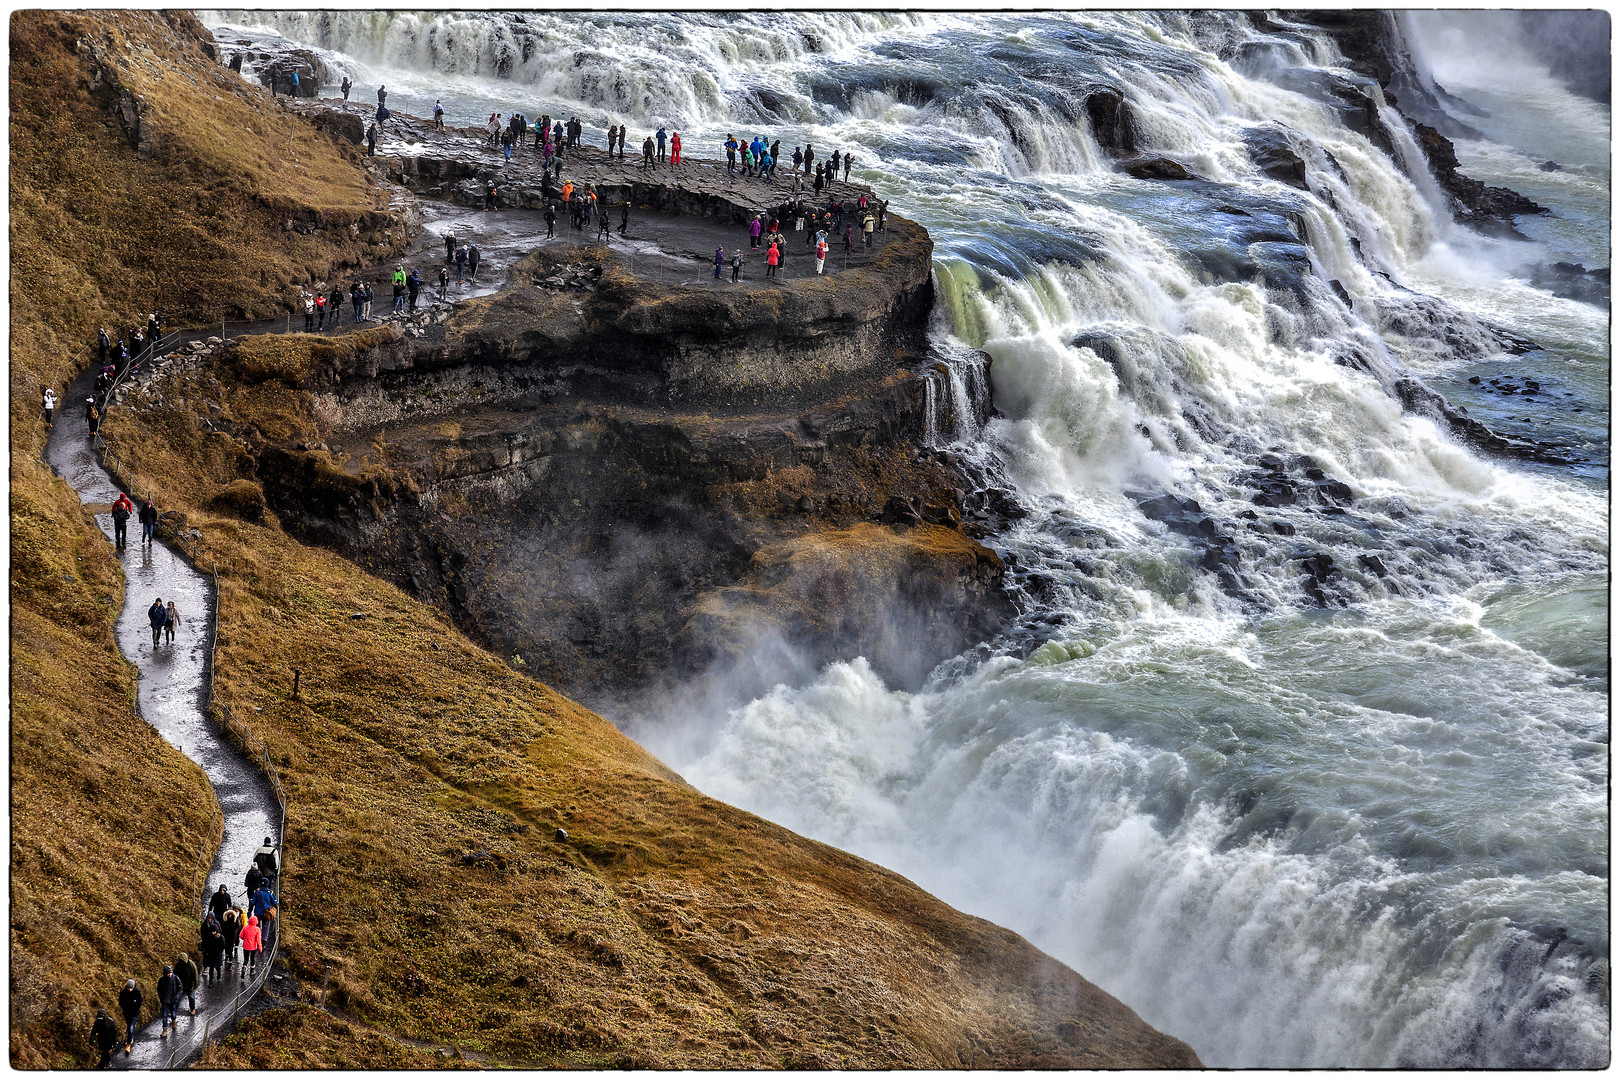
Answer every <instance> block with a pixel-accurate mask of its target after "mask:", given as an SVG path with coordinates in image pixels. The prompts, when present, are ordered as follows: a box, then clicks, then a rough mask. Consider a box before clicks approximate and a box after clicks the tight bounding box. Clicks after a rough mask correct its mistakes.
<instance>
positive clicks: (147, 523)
mask: <svg viewBox="0 0 1620 1080" xmlns="http://www.w3.org/2000/svg"><path fill="white" fill-rule="evenodd" d="M157 523H158V512H157V507H155V506H153V505H152V500H151V499H147V500H146V503H145V504H144V505H143V506H142V507H141V543H143V544H150V543H151V542H152V541H153V540H156V539H157Z"/></svg>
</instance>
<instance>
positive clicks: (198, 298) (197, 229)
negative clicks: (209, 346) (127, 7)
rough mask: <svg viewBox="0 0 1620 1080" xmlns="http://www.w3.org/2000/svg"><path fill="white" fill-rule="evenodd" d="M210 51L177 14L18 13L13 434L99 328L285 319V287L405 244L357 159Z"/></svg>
mask: <svg viewBox="0 0 1620 1080" xmlns="http://www.w3.org/2000/svg"><path fill="white" fill-rule="evenodd" d="M211 40H212V39H211V37H210V36H209V35H208V33H207V31H206V30H204V29H203V28H202V26H201V25H200V24H199V23H198V22H197V21H196V19H194V18H193V17H192V16H191V15H189V14H187V13H184V12H152V11H98V12H93V13H84V12H57V11H28V12H16V13H13V14H12V16H11V204H10V205H11V271H12V279H11V304H12V311H11V314H12V349H13V352H12V361H11V393H12V401H11V407H12V413H11V415H12V423H13V428H14V430H15V429H16V427H18V426H19V425H21V424H25V423H26V421H27V419H28V417H29V415H30V414H31V413H32V412H33V411H34V407H35V403H36V402H37V401H38V399H39V392H40V385H41V383H44V382H49V383H51V384H53V385H55V386H57V387H58V389H60V387H61V386H62V384H63V383H64V382H65V381H66V380H67V378H68V377H69V376H70V375H71V373H73V372H74V371H77V370H79V369H80V368H82V367H83V366H84V364H85V363H86V362H87V360H88V358H89V356H90V348H89V347H90V345H91V343H93V342H94V340H95V332H96V327H97V326H98V325H100V324H102V323H106V324H108V325H109V326H111V327H113V328H114V329H115V330H118V331H119V332H120V333H127V329H121V328H127V327H129V326H131V325H134V324H136V323H137V322H138V323H140V324H142V325H144V323H145V321H146V314H147V313H148V312H150V311H152V310H153V308H154V306H155V307H156V308H157V309H158V310H160V311H162V312H163V313H164V314H165V317H166V318H167V319H168V320H169V324H170V325H171V326H173V325H176V323H177V322H187V321H190V322H194V323H201V324H206V323H208V322H211V321H215V320H217V319H218V318H219V317H220V314H221V313H222V312H229V313H230V317H231V318H238V317H241V316H242V315H249V316H259V315H270V314H277V313H280V312H283V311H287V310H289V307H288V301H289V300H290V298H291V293H290V291H289V286H290V284H291V283H293V282H299V281H307V280H314V279H316V278H320V277H324V276H326V275H327V274H328V273H330V272H331V271H332V270H333V269H334V268H336V267H339V266H343V265H359V263H360V262H361V260H362V259H363V258H365V257H367V256H368V255H373V254H375V253H376V252H377V251H378V250H379V248H378V245H379V244H386V243H388V242H389V241H390V240H391V239H400V237H397V236H393V237H391V236H390V224H389V217H388V215H387V214H386V213H385V212H380V211H378V210H377V209H376V207H377V205H378V201H379V194H378V191H377V189H376V187H375V186H374V184H373V183H372V181H371V179H370V177H369V176H368V174H367V173H366V172H365V171H364V170H363V169H361V168H359V167H357V164H356V160H357V152H356V151H355V150H354V149H353V148H352V147H350V148H345V147H341V146H339V145H338V144H337V143H335V142H333V140H332V139H331V138H329V137H328V136H326V135H323V134H321V133H320V132H317V131H316V130H315V129H314V128H313V127H311V126H310V125H309V124H308V123H306V122H304V121H303V120H301V119H299V118H297V117H294V116H291V115H288V114H285V113H283V112H282V111H281V110H280V109H277V108H274V107H272V106H271V105H270V104H269V98H268V95H267V94H266V92H265V91H264V90H263V89H262V88H258V87H253V86H249V85H248V84H247V83H245V82H243V81H242V79H241V78H240V77H239V76H237V75H235V74H233V73H232V72H230V71H228V70H226V69H225V68H223V67H221V66H220V65H219V64H218V63H216V62H214V61H213V60H212V59H211V58H210V56H209V55H208V53H207V52H206V51H205V45H207V44H208V43H209V42H211ZM126 107H127V108H126ZM126 114H127V115H128V116H133V117H136V118H137V119H136V121H135V123H134V125H133V126H132V125H131V123H130V122H129V121H128V120H126V118H125V117H126ZM306 230H313V231H306Z"/></svg>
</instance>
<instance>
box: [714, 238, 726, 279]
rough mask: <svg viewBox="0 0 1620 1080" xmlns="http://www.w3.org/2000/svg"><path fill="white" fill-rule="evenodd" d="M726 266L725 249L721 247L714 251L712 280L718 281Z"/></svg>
mask: <svg viewBox="0 0 1620 1080" xmlns="http://www.w3.org/2000/svg"><path fill="white" fill-rule="evenodd" d="M725 265H726V249H725V246H724V245H722V246H720V247H717V248H715V249H714V280H716V281H719V280H720V271H721V269H722V268H723V267H724V266H725Z"/></svg>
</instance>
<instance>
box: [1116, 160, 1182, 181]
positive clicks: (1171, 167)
mask: <svg viewBox="0 0 1620 1080" xmlns="http://www.w3.org/2000/svg"><path fill="white" fill-rule="evenodd" d="M1114 168H1115V169H1117V170H1118V171H1120V172H1122V173H1126V174H1127V175H1130V176H1134V177H1136V178H1137V179H1138V180H1190V179H1192V174H1191V173H1189V172H1188V171H1187V166H1185V165H1183V164H1182V163H1181V162H1179V161H1175V160H1173V159H1171V158H1166V157H1141V158H1131V159H1130V160H1128V161H1121V162H1120V163H1119V164H1117V165H1115V166H1114Z"/></svg>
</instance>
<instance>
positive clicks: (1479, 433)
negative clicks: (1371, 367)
mask: <svg viewBox="0 0 1620 1080" xmlns="http://www.w3.org/2000/svg"><path fill="white" fill-rule="evenodd" d="M1395 393H1396V395H1397V396H1398V397H1399V398H1400V399H1401V402H1402V403H1403V404H1404V405H1405V406H1406V407H1407V408H1408V409H1411V410H1412V411H1413V412H1418V413H1422V414H1424V415H1425V416H1432V417H1434V418H1435V419H1437V420H1440V421H1443V422H1444V423H1445V424H1446V425H1447V426H1448V427H1450V428H1451V430H1452V431H1454V432H1455V433H1456V434H1457V435H1458V437H1460V438H1463V439H1466V440H1467V441H1468V442H1470V443H1472V444H1473V445H1474V446H1476V447H1478V448H1479V449H1481V450H1484V451H1487V452H1489V453H1492V454H1500V455H1502V456H1503V457H1512V458H1519V459H1521V460H1524V461H1539V462H1543V463H1545V464H1549V465H1569V464H1572V463H1573V462H1574V460H1575V459H1574V458H1572V457H1571V456H1570V455H1569V453H1568V452H1567V451H1565V450H1564V449H1562V448H1561V447H1556V446H1549V445H1545V444H1542V443H1534V442H1529V441H1526V440H1524V439H1513V438H1509V437H1508V436H1506V435H1500V434H1498V433H1497V432H1495V431H1492V430H1491V429H1490V428H1489V427H1487V426H1485V425H1484V424H1483V423H1481V422H1480V421H1478V420H1476V419H1474V418H1473V417H1472V416H1469V415H1468V410H1467V409H1465V408H1463V407H1462V406H1460V405H1453V404H1452V403H1451V402H1449V401H1447V400H1446V399H1445V397H1444V396H1443V395H1441V394H1439V393H1437V392H1436V391H1434V390H1431V389H1430V388H1429V387H1428V386H1426V385H1424V383H1423V382H1421V381H1420V380H1418V379H1416V378H1412V377H1407V378H1403V379H1400V380H1398V381H1397V382H1396V383H1395Z"/></svg>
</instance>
